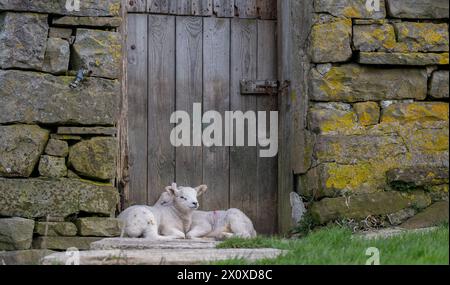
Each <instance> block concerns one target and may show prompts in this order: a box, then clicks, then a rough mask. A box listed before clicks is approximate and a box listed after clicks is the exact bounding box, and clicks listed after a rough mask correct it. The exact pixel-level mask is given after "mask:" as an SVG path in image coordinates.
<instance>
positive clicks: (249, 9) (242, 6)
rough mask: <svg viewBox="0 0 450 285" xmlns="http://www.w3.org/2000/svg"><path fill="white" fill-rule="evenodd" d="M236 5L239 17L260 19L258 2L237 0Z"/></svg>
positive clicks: (254, 0)
mask: <svg viewBox="0 0 450 285" xmlns="http://www.w3.org/2000/svg"><path fill="white" fill-rule="evenodd" d="M234 5H235V7H236V9H237V15H238V16H239V18H241V19H254V18H257V17H258V11H257V10H256V0H235V1H234Z"/></svg>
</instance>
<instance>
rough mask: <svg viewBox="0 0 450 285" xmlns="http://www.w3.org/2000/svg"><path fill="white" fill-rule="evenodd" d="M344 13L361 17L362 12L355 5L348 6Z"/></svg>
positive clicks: (351, 16) (352, 16)
mask: <svg viewBox="0 0 450 285" xmlns="http://www.w3.org/2000/svg"><path fill="white" fill-rule="evenodd" d="M343 15H344V16H345V17H348V18H361V12H360V11H358V9H356V8H355V7H346V8H345V9H344V12H343Z"/></svg>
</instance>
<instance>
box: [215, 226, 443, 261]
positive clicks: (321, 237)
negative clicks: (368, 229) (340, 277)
mask: <svg viewBox="0 0 450 285" xmlns="http://www.w3.org/2000/svg"><path fill="white" fill-rule="evenodd" d="M219 247H220V248H279V249H284V250H288V252H287V254H285V255H284V256H281V257H278V258H276V259H271V260H269V259H266V260H261V261H258V262H256V263H254V264H257V265H364V264H366V261H367V259H368V258H369V257H370V256H366V250H367V249H368V248H370V247H375V248H378V249H379V252H380V264H381V265H420V264H423V265H430V264H433V265H434V264H436V265H438V264H441V265H448V264H449V227H448V225H446V226H441V227H439V228H438V229H437V230H435V231H430V232H426V233H406V234H403V235H400V236H395V237H391V238H386V239H376V240H365V239H362V238H360V237H352V233H351V231H350V230H348V229H345V228H339V227H332V228H326V229H321V230H318V231H314V232H311V233H310V234H309V235H308V236H306V237H304V238H302V239H297V240H293V239H292V240H281V239H278V238H263V237H259V238H256V239H252V240H242V239H230V240H228V241H225V242H224V243H222V244H220V245H219ZM216 264H219V265H246V264H249V262H247V261H245V260H228V261H223V262H219V263H216Z"/></svg>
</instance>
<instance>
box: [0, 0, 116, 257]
mask: <svg viewBox="0 0 450 285" xmlns="http://www.w3.org/2000/svg"><path fill="white" fill-rule="evenodd" d="M75 2H78V1H65V0H52V1H10V0H0V251H2V250H8V251H10V250H22V251H21V252H20V256H23V255H24V252H23V250H29V249H30V248H34V249H35V250H38V251H39V250H40V249H51V250H64V249H66V248H69V247H78V248H79V249H86V248H87V247H88V246H89V243H90V242H92V241H93V240H97V239H99V238H101V237H110V236H117V235H120V228H121V224H120V223H119V222H118V221H117V220H116V219H114V216H115V212H116V208H117V204H118V202H119V194H118V191H117V189H116V188H115V187H114V179H115V174H116V153H117V139H116V133H117V131H116V123H117V121H118V116H119V110H120V105H119V104H120V98H121V87H120V78H121V62H122V60H121V56H122V55H121V49H122V39H121V34H120V32H119V27H120V26H121V24H122V19H121V17H120V9H121V7H120V0H92V1H79V3H80V6H79V7H77V5H76V3H75ZM77 75H78V76H80V75H82V77H83V78H82V79H81V77H80V78H79V80H78V81H77V82H75V81H76V78H77ZM74 82H75V84H73V83H74ZM71 85H72V86H71ZM44 251H45V250H44ZM44 251H43V252H44ZM30 252H31V251H30ZM30 254H31V253H30ZM25 255H26V254H25ZM31 255H33V256H35V255H36V254H34V253H33V254H31ZM38 255H39V254H38Z"/></svg>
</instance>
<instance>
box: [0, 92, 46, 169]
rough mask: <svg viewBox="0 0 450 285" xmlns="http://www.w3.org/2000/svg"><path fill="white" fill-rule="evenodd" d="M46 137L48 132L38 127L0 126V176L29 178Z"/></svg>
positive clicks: (42, 149)
mask: <svg viewBox="0 0 450 285" xmlns="http://www.w3.org/2000/svg"><path fill="white" fill-rule="evenodd" d="M0 89H1V88H0ZM0 93H1V91H0ZM0 101H1V99H0ZM1 113H3V112H1ZM6 113H9V112H6ZM0 116H1V115H0ZM48 136H49V131H47V130H45V129H42V128H40V127H38V126H32V125H9V126H0V176H3V177H29V176H30V175H31V173H32V172H33V170H34V168H35V167H36V164H37V163H38V161H39V158H40V156H41V154H42V152H43V151H44V148H45V145H46V143H47V140H48Z"/></svg>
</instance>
